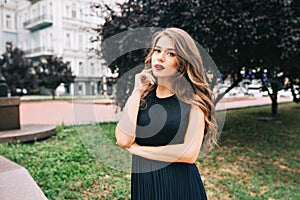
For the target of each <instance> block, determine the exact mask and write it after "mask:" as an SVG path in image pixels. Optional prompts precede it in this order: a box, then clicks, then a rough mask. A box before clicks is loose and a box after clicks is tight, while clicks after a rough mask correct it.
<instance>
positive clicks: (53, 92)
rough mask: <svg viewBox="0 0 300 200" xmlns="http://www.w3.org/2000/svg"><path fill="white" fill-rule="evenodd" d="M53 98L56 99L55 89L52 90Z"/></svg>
mask: <svg viewBox="0 0 300 200" xmlns="http://www.w3.org/2000/svg"><path fill="white" fill-rule="evenodd" d="M51 95H52V100H55V90H51Z"/></svg>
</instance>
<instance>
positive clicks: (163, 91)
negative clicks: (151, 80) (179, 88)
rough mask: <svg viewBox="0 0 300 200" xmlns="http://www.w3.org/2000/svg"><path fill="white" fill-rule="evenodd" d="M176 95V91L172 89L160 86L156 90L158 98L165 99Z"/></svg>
mask: <svg viewBox="0 0 300 200" xmlns="http://www.w3.org/2000/svg"><path fill="white" fill-rule="evenodd" d="M173 94H174V90H173V89H172V87H169V86H166V85H161V84H158V85H157V88H156V96H157V97H159V98H165V97H169V96H172V95H173Z"/></svg>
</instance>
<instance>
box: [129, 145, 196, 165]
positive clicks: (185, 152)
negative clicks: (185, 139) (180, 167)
mask: <svg viewBox="0 0 300 200" xmlns="http://www.w3.org/2000/svg"><path fill="white" fill-rule="evenodd" d="M193 146H194V145H191V146H189V145H188V144H174V145H166V146H155V147H154V146H139V145H137V144H134V145H132V146H130V148H128V151H129V152H130V153H132V154H135V155H138V156H141V157H144V158H148V159H151V160H158V161H164V162H185V163H195V162H196V160H197V158H198V153H199V149H198V148H196V149H195V148H194V147H193Z"/></svg>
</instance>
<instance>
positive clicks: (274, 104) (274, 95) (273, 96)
mask: <svg viewBox="0 0 300 200" xmlns="http://www.w3.org/2000/svg"><path fill="white" fill-rule="evenodd" d="M277 94H278V92H277V91H276V90H275V91H273V93H272V94H271V100H272V115H273V117H277V114H278V102H277Z"/></svg>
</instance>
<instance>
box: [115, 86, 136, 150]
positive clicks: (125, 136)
mask: <svg viewBox="0 0 300 200" xmlns="http://www.w3.org/2000/svg"><path fill="white" fill-rule="evenodd" d="M140 98H141V97H140V93H139V91H138V90H135V91H134V92H133V93H132V95H131V96H130V97H129V98H128V101H127V103H126V105H125V109H124V111H123V113H122V117H121V119H120V120H119V122H118V124H117V127H116V131H115V136H116V139H117V144H118V145H119V146H121V147H124V148H126V147H128V146H130V145H131V144H133V142H134V139H135V131H136V121H137V115H138V111H139V105H140Z"/></svg>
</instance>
